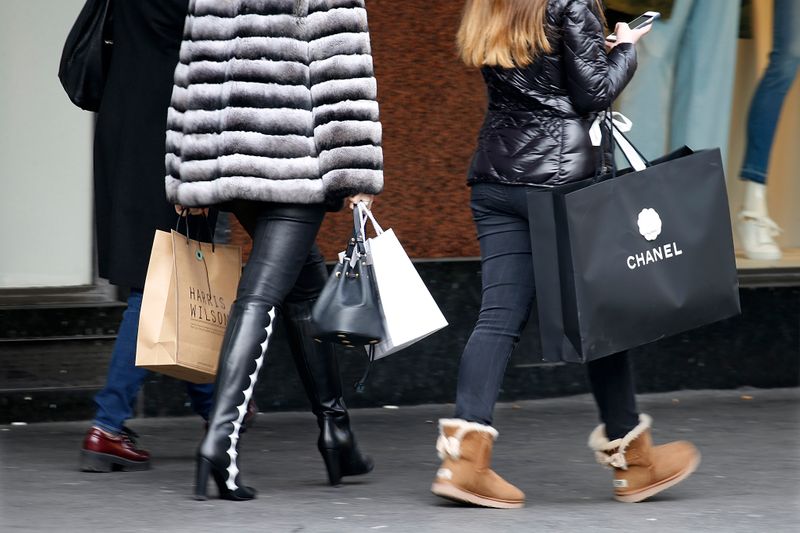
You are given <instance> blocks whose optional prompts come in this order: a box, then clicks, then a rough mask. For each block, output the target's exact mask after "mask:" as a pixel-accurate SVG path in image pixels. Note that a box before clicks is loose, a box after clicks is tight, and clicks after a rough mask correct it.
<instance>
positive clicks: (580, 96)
mask: <svg viewBox="0 0 800 533" xmlns="http://www.w3.org/2000/svg"><path fill="white" fill-rule="evenodd" d="M604 30H605V24H604V17H603V13H602V6H601V5H600V2H599V1H596V0H549V1H548V0H529V1H526V2H514V1H511V0H468V1H467V4H466V8H465V12H464V18H463V20H462V24H461V29H460V30H459V45H460V49H461V56H462V59H463V60H464V62H465V63H466V64H467V65H469V66H473V67H478V68H480V69H481V72H482V74H483V78H484V80H485V82H486V86H487V88H488V97H489V108H488V111H487V113H486V120H485V122H484V124H483V127H482V128H481V131H480V134H479V137H478V146H477V148H476V150H475V155H474V157H473V160H472V164H471V166H470V169H469V177H468V183H469V184H470V185H471V186H472V201H471V208H472V213H473V218H474V220H475V224H476V226H477V233H478V240H479V241H480V249H481V270H482V282H483V293H482V302H481V310H480V314H479V317H478V322H477V324H476V326H475V329H474V330H473V332H472V335H471V336H470V339H469V341H468V343H467V345H466V347H465V348H464V353H463V355H462V358H461V365H460V369H459V376H458V390H457V394H456V408H455V417H454V418H451V419H442V420H440V421H439V428H440V436H439V440H438V442H437V450H438V452H439V456H440V458H441V459H442V460H443V463H442V465H441V467H440V468H439V470H438V472H437V474H436V478H435V480H434V482H433V485H432V487H431V490H432V491H433V493H434V494H437V495H439V496H442V497H445V498H448V499H451V500H456V501H460V502H465V503H470V504H473V505H480V506H484V507H494V508H515V507H522V506H523V504H524V502H525V495H524V494H523V492H522V491H521V490H519V489H518V488H517V487H515V486H513V485H512V484H510V483H508V482H507V481H505V480H504V479H503V478H501V477H500V476H499V475H497V474H496V473H495V472H494V471H492V470H491V469H490V468H489V466H490V462H491V452H492V447H493V443H494V440H495V439H496V438H497V436H498V433H497V430H495V429H494V428H493V427H491V423H492V415H493V410H494V405H495V402H496V401H497V395H498V392H499V390H500V386H501V384H502V380H503V374H504V373H505V368H506V364H507V362H508V358H509V357H510V356H511V352H512V350H513V349H514V346H515V344H516V343H517V341H519V338H520V334H521V331H522V329H523V328H524V327H525V323H526V321H527V320H528V317H529V315H530V312H531V308H532V305H533V302H534V295H535V292H534V286H533V280H534V276H533V261H532V258H531V234H530V229H529V228H530V226H529V221H528V207H527V193H528V191H529V190H530V189H531V188H535V187H540V188H543V187H546V188H551V187H558V186H561V185H565V184H569V183H572V182H576V181H580V180H583V179H586V178H589V177H591V176H592V175H593V173H594V172H595V170H596V169H597V165H598V164H600V162H601V161H602V154H601V153H597V151H596V149H595V148H594V147H593V146H592V143H591V141H590V138H589V128H590V125H591V124H592V122H593V121H594V119H595V117H596V116H597V114H598V113H599V112H603V111H605V110H606V109H608V108H609V107H610V106H611V103H612V102H613V101H614V99H615V98H616V97H617V96H618V95H619V94H620V92H622V90H623V89H624V88H625V86H626V85H627V83H628V82H629V81H630V79H631V78H632V77H633V74H634V72H635V70H636V50H635V48H634V43H635V42H636V41H637V40H638V39H639V38H640V37H641V36H642V35H644V34H645V33H646V32H647V31H648V30H649V28H647V29H643V30H631V29H630V28H628V26H627V25H626V24H619V25H617V28H616V34H617V40H616V42H615V43H614V44H611V43H607V42H605V38H604ZM587 369H588V373H589V381H590V382H591V385H592V391H593V393H594V396H595V400H596V402H597V406H598V408H599V411H600V419H601V420H602V422H603V424H602V425H600V426H599V427H598V428H597V429H595V431H594V432H593V433H592V435H591V437H590V441H589V444H590V447H591V448H592V449H593V450H594V451H595V454H596V457H597V459H598V461H599V462H601V463H602V464H604V465H608V466H611V467H612V468H613V469H614V491H615V497H616V499H618V500H620V501H626V502H634V501H641V500H643V499H645V498H648V497H650V496H652V495H653V494H656V493H657V492H660V491H661V490H664V489H665V488H667V487H669V486H671V485H674V484H675V483H677V482H678V481H680V480H682V479H684V478H685V477H687V476H688V475H689V474H691V472H692V471H694V469H695V468H696V467H697V464H698V462H699V454H698V453H697V450H696V449H695V448H694V446H692V445H691V444H690V443H686V442H675V443H670V444H667V445H664V446H657V447H653V446H651V442H650V429H649V428H650V423H651V420H650V417H648V416H647V415H645V414H639V412H638V411H637V408H636V400H635V392H634V386H633V379H632V375H631V367H630V365H629V361H628V356H627V353H625V352H623V353H618V354H615V355H611V356H609V357H605V358H602V359H599V360H596V361H592V362H590V363H588V364H587Z"/></svg>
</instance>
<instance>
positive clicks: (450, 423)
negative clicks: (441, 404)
mask: <svg viewBox="0 0 800 533" xmlns="http://www.w3.org/2000/svg"><path fill="white" fill-rule="evenodd" d="M445 428H449V429H455V430H456V431H455V433H454V434H453V435H452V436H450V437H448V436H447V435H446V434H445V431H444V430H445ZM470 431H476V432H478V433H488V434H489V435H491V436H492V440H496V439H497V435H498V433H497V430H496V429H494V428H493V427H492V426H486V425H484V424H478V423H477V422H467V421H466V420H462V419H460V418H440V419H439V439H438V440H437V441H436V451H437V452H438V453H439V459H441V460H444V459H445V458H446V457H450V458H451V459H459V458H460V457H461V441H462V440H463V439H464V435H466V434H467V433H469V432H470Z"/></svg>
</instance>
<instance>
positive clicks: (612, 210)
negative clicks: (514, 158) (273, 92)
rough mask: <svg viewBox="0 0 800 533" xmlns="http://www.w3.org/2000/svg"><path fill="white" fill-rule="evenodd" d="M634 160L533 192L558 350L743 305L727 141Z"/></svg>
mask: <svg viewBox="0 0 800 533" xmlns="http://www.w3.org/2000/svg"><path fill="white" fill-rule="evenodd" d="M623 140H624V139H623ZM628 148H630V146H628ZM626 156H627V157H629V159H630V158H631V157H632V156H631V154H630V153H629V152H626ZM633 158H634V159H635V156H633ZM632 163H633V164H634V165H635V168H639V169H641V170H635V169H627V170H625V171H622V172H620V173H618V174H616V175H615V176H613V177H612V178H611V179H599V180H595V179H592V180H587V181H585V182H581V183H578V184H573V185H571V186H568V187H564V188H562V189H557V190H547V191H532V192H530V193H529V194H528V207H529V211H530V225H531V240H532V251H533V261H534V276H535V283H536V291H537V305H538V310H539V320H540V332H541V341H542V349H543V352H544V358H545V359H546V360H565V361H574V362H586V361H591V360H593V359H598V358H600V357H604V356H606V355H610V354H613V353H616V352H619V351H622V350H626V349H629V348H633V347H636V346H640V345H643V344H646V343H649V342H652V341H656V340H659V339H663V338H665V337H668V336H671V335H675V334H677V333H680V332H682V331H687V330H690V329H693V328H697V327H700V326H704V325H706V324H710V323H712V322H715V321H718V320H722V319H725V318H728V317H731V316H734V315H737V314H738V313H739V312H740V307H739V292H738V278H737V272H736V263H735V258H734V251H733V240H732V234H731V226H730V215H729V209H728V199H727V193H726V189H725V176H724V173H723V168H722V160H721V157H720V152H719V150H704V151H699V152H692V151H691V150H690V149H688V148H682V149H680V150H678V151H676V152H674V153H672V154H670V155H668V156H665V157H664V158H661V159H660V160H656V161H653V162H652V163H651V164H649V166H648V165H647V164H642V163H641V161H639V162H637V161H632Z"/></svg>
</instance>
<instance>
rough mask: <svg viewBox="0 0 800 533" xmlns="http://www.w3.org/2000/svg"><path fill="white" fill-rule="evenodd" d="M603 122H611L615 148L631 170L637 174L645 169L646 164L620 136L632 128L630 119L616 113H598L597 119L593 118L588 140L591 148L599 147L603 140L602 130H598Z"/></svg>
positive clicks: (623, 137) (626, 140) (634, 149)
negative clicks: (622, 155)
mask: <svg viewBox="0 0 800 533" xmlns="http://www.w3.org/2000/svg"><path fill="white" fill-rule="evenodd" d="M604 120H610V121H611V132H612V135H614V141H616V143H617V146H619V148H620V150H622V153H623V154H624V155H625V159H627V160H628V163H630V164H631V166H632V167H633V169H634V170H635V171H637V172H640V171H642V170H644V169H646V168H647V164H646V163H645V162H644V160H643V159H642V158H641V156H640V155H639V152H637V151H636V148H634V147H633V145H632V144H631V143H630V142H628V139H626V138H625V136H624V135H622V133H623V132H628V131H631V128H632V127H633V122H632V121H631V119H629V118H628V117H626V116H625V115H623V114H622V113H620V112H618V111H614V112H612V113H608V112H606V111H603V112H602V113H598V114H597V117H595V119H594V122H592V127H591V128H589V139H591V141H592V146H600V143H601V141H602V140H603V130H602V129H601V128H600V126H601V125H602V123H603V121H604Z"/></svg>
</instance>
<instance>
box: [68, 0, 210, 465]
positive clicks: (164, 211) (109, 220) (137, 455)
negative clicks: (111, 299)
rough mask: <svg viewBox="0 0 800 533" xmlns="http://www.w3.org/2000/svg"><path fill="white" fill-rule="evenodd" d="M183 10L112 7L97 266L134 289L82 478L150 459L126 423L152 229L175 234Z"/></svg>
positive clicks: (99, 150)
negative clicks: (173, 134)
mask: <svg viewBox="0 0 800 533" xmlns="http://www.w3.org/2000/svg"><path fill="white" fill-rule="evenodd" d="M188 3H189V2H188V0H116V1H115V2H114V3H113V35H114V47H113V55H112V59H111V63H110V67H109V72H108V78H107V82H106V86H105V90H104V93H103V99H102V104H101V107H100V111H99V113H98V115H97V124H96V130H95V144H94V187H95V197H94V201H95V224H96V231H97V260H98V266H99V274H100V276H101V277H103V278H106V279H108V280H109V281H110V282H111V283H112V284H114V285H117V286H120V287H123V288H127V289H130V295H129V297H128V308H127V309H126V311H125V313H124V314H123V318H122V322H121V324H120V326H119V331H118V336H117V340H116V343H115V344H114V350H113V353H112V356H111V362H110V364H109V369H108V377H107V380H106V385H105V387H104V388H103V389H102V390H101V391H100V392H99V393H98V394H97V395H96V396H95V399H94V400H95V404H96V405H97V412H96V414H95V419H94V422H93V424H92V427H91V428H90V429H89V431H88V432H87V434H86V436H85V438H84V441H83V445H82V448H81V469H82V470H84V471H92V472H109V471H111V470H142V469H146V468H148V467H149V464H150V454H149V453H148V452H147V451H145V450H143V449H141V448H139V447H137V445H136V443H135V441H134V436H135V435H134V433H133V432H132V431H131V430H130V429H128V428H127V427H126V426H125V425H124V423H125V421H126V420H127V419H128V418H130V417H131V416H132V414H133V406H134V404H135V400H136V396H137V394H138V392H139V389H140V388H141V386H142V382H143V381H144V378H145V377H146V376H147V374H148V371H147V370H145V369H143V368H137V367H136V366H135V364H134V362H135V358H136V336H137V331H138V324H139V311H140V308H141V303H142V290H143V288H144V281H145V275H146V273H147V266H148V262H149V258H150V249H151V247H152V245H153V236H154V234H155V231H156V230H157V229H160V230H165V231H169V230H170V229H171V228H173V227H175V222H176V218H177V215H176V214H175V209H174V207H173V205H172V204H171V203H169V202H168V201H167V198H166V194H165V192H164V168H165V167H164V142H165V136H166V133H165V128H166V120H167V108H168V107H169V102H170V95H171V93H172V84H173V73H174V70H175V65H176V63H177V62H178V49H179V47H180V43H181V35H182V32H183V24H184V20H185V17H186V11H187V8H188ZM194 226H196V227H198V228H202V227H205V224H204V223H202V224H200V223H198V224H194ZM198 236H200V235H198ZM205 237H208V236H207V235H205ZM213 390H214V389H213V385H212V384H203V385H196V384H191V383H187V391H188V393H189V397H190V399H191V403H192V408H193V409H194V410H195V412H197V413H198V414H200V415H201V416H202V417H203V418H208V413H209V410H210V408H211V402H212V397H213Z"/></svg>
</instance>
